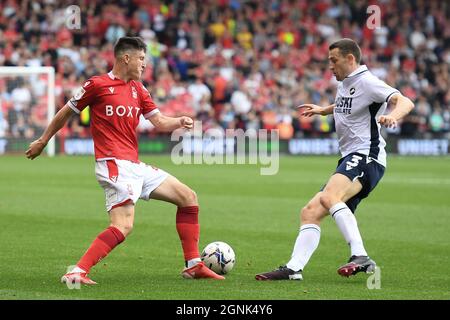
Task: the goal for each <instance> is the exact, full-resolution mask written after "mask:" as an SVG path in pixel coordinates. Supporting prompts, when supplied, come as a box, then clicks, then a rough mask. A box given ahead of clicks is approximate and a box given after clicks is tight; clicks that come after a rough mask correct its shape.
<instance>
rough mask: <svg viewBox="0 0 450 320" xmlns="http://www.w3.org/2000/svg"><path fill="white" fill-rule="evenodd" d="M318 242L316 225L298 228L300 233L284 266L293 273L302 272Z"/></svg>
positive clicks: (317, 227)
mask: <svg viewBox="0 0 450 320" xmlns="http://www.w3.org/2000/svg"><path fill="white" fill-rule="evenodd" d="M319 240H320V227H319V226H318V225H316V224H305V225H303V226H301V227H300V232H299V234H298V236H297V240H296V241H295V245H294V251H293V252H292V257H291V260H290V261H289V262H288V263H287V264H286V266H287V267H288V268H289V269H291V270H294V271H299V270H303V268H304V267H305V265H306V264H307V263H308V261H309V259H310V258H311V256H312V254H313V253H314V251H315V250H316V249H317V246H318V245H319Z"/></svg>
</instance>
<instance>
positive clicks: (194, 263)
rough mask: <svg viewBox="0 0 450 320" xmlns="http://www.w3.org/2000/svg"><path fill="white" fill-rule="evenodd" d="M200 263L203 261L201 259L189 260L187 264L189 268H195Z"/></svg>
mask: <svg viewBox="0 0 450 320" xmlns="http://www.w3.org/2000/svg"><path fill="white" fill-rule="evenodd" d="M200 261H202V260H201V259H200V258H194V259H191V260H188V262H187V268H190V267H193V266H195V265H196V264H197V263H199V262H200Z"/></svg>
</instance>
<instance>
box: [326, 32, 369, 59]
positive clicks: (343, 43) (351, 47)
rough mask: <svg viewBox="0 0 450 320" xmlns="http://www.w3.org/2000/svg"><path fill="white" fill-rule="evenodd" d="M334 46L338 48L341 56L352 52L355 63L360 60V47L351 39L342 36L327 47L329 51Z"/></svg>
mask: <svg viewBox="0 0 450 320" xmlns="http://www.w3.org/2000/svg"><path fill="white" fill-rule="evenodd" d="M336 48H338V49H339V52H340V53H341V55H342V56H346V55H348V54H352V55H353V56H354V57H355V60H356V63H358V64H359V63H360V62H361V48H360V47H359V46H358V44H357V43H356V42H355V41H353V40H352V39H348V38H344V39H341V40H338V41H336V42H334V43H332V44H331V45H330V47H329V48H328V49H329V50H330V51H331V50H333V49H336Z"/></svg>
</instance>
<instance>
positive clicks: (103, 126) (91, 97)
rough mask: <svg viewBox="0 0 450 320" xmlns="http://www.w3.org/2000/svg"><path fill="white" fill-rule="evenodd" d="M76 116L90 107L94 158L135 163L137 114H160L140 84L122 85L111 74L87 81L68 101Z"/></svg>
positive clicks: (145, 116) (136, 156) (128, 83)
mask: <svg viewBox="0 0 450 320" xmlns="http://www.w3.org/2000/svg"><path fill="white" fill-rule="evenodd" d="M68 105H69V107H71V108H72V109H73V110H74V111H75V112H76V113H80V111H82V110H83V109H84V108H86V107H87V106H89V108H90V113H91V132H92V137H93V138H94V146H95V159H96V160H103V159H111V158H116V159H122V160H129V161H133V162H138V143H137V134H136V127H137V126H138V124H139V117H140V115H141V114H142V115H144V118H146V119H147V118H148V117H150V116H152V115H154V114H155V113H157V112H159V110H158V108H157V107H156V105H155V103H154V102H153V100H152V98H151V96H150V93H149V92H148V91H147V89H146V88H145V87H144V85H143V84H142V83H141V82H138V81H134V80H130V81H129V82H125V81H123V80H121V79H118V78H116V77H115V76H114V75H113V73H112V72H110V73H108V74H104V75H101V76H95V77H92V78H90V79H89V80H88V81H86V82H85V83H84V84H83V86H82V87H81V88H80V89H78V91H77V93H76V94H75V95H74V96H73V97H72V99H70V100H69V102H68Z"/></svg>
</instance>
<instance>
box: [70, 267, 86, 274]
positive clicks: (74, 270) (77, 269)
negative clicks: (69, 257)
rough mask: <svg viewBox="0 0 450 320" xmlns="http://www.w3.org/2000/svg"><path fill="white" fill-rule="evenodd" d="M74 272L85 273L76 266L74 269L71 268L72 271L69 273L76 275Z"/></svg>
mask: <svg viewBox="0 0 450 320" xmlns="http://www.w3.org/2000/svg"><path fill="white" fill-rule="evenodd" d="M76 272H81V273H86V271H84V270H83V269H81V268H80V267H78V266H75V268H73V269H72V271H70V273H76Z"/></svg>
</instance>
